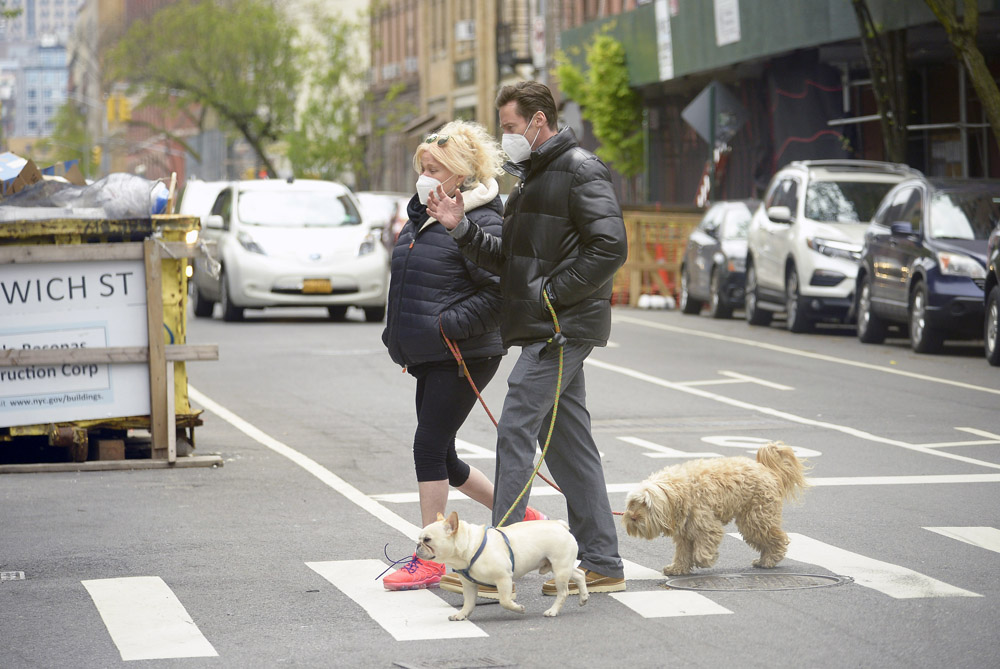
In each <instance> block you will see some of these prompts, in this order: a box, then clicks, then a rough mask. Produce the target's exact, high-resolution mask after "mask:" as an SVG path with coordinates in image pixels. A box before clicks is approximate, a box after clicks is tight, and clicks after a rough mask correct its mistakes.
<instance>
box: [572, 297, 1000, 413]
mask: <svg viewBox="0 0 1000 669" xmlns="http://www.w3.org/2000/svg"><path fill="white" fill-rule="evenodd" d="M612 320H613V321H614V322H615V323H631V324H632V325H640V326H642V327H647V328H652V329H655V330H664V331H666V332H676V333H677V334H684V335H693V336H695V337H701V338H702V339H715V340H717V341H724V342H729V343H731V344H741V345H743V346H752V347H754V348H762V349H765V350H768V351H774V352H776V353H784V354H786V355H796V356H799V357H802V358H810V359H812V360H822V361H823V362H832V363H836V364H838V365H848V366H850V367H859V368H861V369H869V370H872V371H876V372H885V373H886V374H895V375H897V376H905V377H908V378H911V379H918V380H920V381H928V382H930V383H941V384H945V385H949V386H956V387H958V388H965V389H966V390H975V391H978V392H981V393H991V394H993V395H1000V390H998V389H996V388H987V387H985V386H975V385H972V384H971V383H963V382H962V381H952V380H951V379H942V378H939V377H936V376H927V375H926V374H917V373H916V372H908V371H906V370H903V369H892V368H891V367H882V366H880V365H872V364H870V363H867V362H858V361H856V360H848V359H846V358H837V357H834V356H832V355H823V354H822V353H813V352H811V351H802V350H799V349H795V348H788V347H787V346H778V345H776V344H767V343H764V342H759V341H754V340H752V339H743V338H742V337H731V336H729V335H723V334H716V333H715V332H707V331H705V330H691V329H688V328H682V327H678V326H676V325H667V324H665V323H654V322H652V321H647V320H643V319H641V318H635V317H633V316H625V315H622V314H619V313H615V314H613V315H612ZM588 362H589V359H588Z"/></svg>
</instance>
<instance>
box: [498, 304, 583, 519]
mask: <svg viewBox="0 0 1000 669" xmlns="http://www.w3.org/2000/svg"><path fill="white" fill-rule="evenodd" d="M542 297H543V298H544V299H545V306H546V307H548V310H549V313H550V314H552V322H553V323H554V324H555V330H556V333H555V335H553V337H552V338H551V339H549V340H548V344H554V345H556V346H558V347H559V375H558V376H557V377H556V397H555V401H554V402H553V403H552V420H550V421H549V433H548V434H547V435H546V436H545V445H544V446H542V455H541V456H540V457H539V458H538V464H536V465H535V469H534V471H532V472H531V476H530V477H528V482H527V483H525V484H524V488H522V489H521V494H519V495H518V496H517V499H515V500H514V503H513V504H511V506H510V508H509V509H507V513H505V514H504V516H503V518H501V519H500V522H499V523H497V524H496V527H502V526H503V524H504V523H506V522H507V518H508V517H509V516H510V514H511V512H513V511H514V507H516V506H517V505H518V503H520V501H521V500H522V499H523V498H524V496H525V495H526V494H527V493H528V490H530V489H531V482H532V481H534V480H535V476H537V475H538V470H539V469H540V468H541V466H542V462H543V461H544V460H545V454H546V453H547V452H548V450H549V443H550V442H551V441H552V431H553V430H554V429H555V426H556V411H558V410H559V394H560V392H561V391H562V376H563V346H564V345H565V344H566V337H564V336H563V335H562V332H561V331H560V330H559V318H558V317H557V316H556V310H555V309H554V308H553V307H552V303H551V302H550V301H549V296H548V295H546V294H545V292H544V291H543V292H542Z"/></svg>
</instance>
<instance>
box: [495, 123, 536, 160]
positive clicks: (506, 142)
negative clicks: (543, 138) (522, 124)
mask: <svg viewBox="0 0 1000 669" xmlns="http://www.w3.org/2000/svg"><path fill="white" fill-rule="evenodd" d="M531 118H532V119H534V118H535V117H534V116H532V117H531ZM530 127H531V121H528V127H527V128H525V129H524V132H522V133H521V134H520V135H518V134H516V133H506V132H505V133H504V135H503V137H501V138H500V148H502V149H503V151H504V153H506V154H507V157H508V158H510V159H511V162H515V163H523V162H524V161H525V160H527V159H528V158H530V157H531V150H532V149H533V148H535V140H537V139H538V134H539V133H540V132H541V131H542V128H541V126H539V128H538V132H536V133H535V139H533V140H531V143H530V144H529V143H528V138H527V137H525V135H526V134H527V132H528V128H530Z"/></svg>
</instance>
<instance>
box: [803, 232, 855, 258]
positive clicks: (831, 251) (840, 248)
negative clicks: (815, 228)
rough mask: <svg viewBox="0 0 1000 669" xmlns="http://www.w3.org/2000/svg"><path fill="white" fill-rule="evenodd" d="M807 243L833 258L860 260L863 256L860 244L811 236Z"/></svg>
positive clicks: (816, 250)
mask: <svg viewBox="0 0 1000 669" xmlns="http://www.w3.org/2000/svg"><path fill="white" fill-rule="evenodd" d="M806 245H807V246H808V247H809V248H811V249H812V250H813V251H815V252H816V253H822V254H823V255H825V256H829V257H831V258H843V259H844V260H859V259H860V258H861V246H860V245H859V244H851V243H849V242H838V241H835V240H832V239H820V238H819V237H810V238H808V239H807V240H806Z"/></svg>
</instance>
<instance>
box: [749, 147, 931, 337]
mask: <svg viewBox="0 0 1000 669" xmlns="http://www.w3.org/2000/svg"><path fill="white" fill-rule="evenodd" d="M918 174H920V173H919V172H917V171H916V170H913V169H911V168H909V167H906V166H905V165H899V164H896V163H882V162H875V161H867V160H812V161H797V162H793V163H789V164H788V165H786V166H785V167H783V168H781V170H779V171H778V173H777V174H775V175H774V177H772V179H771V183H770V184H769V185H768V188H767V193H766V194H765V196H764V201H763V202H762V203H761V205H760V207H758V209H757V211H756V212H755V213H754V216H753V219H752V220H751V221H750V231H749V239H748V248H747V269H746V319H747V322H748V323H750V324H751V325H767V324H769V323H770V322H771V316H772V315H773V312H780V311H784V312H785V313H786V315H787V318H788V320H787V326H788V329H789V330H791V331H792V332H806V331H808V330H809V329H811V327H812V325H813V323H815V322H816V321H819V320H837V321H840V322H850V321H851V320H852V319H853V317H854V314H853V304H854V279H855V276H856V275H857V272H858V258H860V256H861V246H862V243H863V242H864V233H865V229H866V228H867V227H868V221H869V220H870V219H871V217H872V215H873V214H874V213H875V209H877V208H878V205H879V203H880V202H881V201H882V197H883V196H884V195H885V194H886V193H887V192H889V189H890V188H892V186H893V185H894V184H896V183H898V182H899V181H902V180H903V179H904V178H906V177H909V176H913V175H918Z"/></svg>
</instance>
